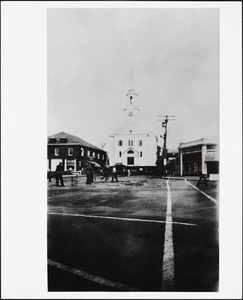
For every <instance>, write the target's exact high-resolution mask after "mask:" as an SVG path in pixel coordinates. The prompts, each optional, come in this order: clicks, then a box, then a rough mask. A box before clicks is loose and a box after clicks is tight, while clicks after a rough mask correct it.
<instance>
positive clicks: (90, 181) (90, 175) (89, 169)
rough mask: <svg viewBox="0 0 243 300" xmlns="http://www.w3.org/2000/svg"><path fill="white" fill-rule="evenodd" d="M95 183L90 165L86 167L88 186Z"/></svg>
mask: <svg viewBox="0 0 243 300" xmlns="http://www.w3.org/2000/svg"><path fill="white" fill-rule="evenodd" d="M92 182H93V168H92V167H91V165H90V164H88V165H87V167H86V184H91V183H92Z"/></svg>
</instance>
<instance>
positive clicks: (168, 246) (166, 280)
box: [162, 179, 175, 291]
mask: <svg viewBox="0 0 243 300" xmlns="http://www.w3.org/2000/svg"><path fill="white" fill-rule="evenodd" d="M166 185H167V212H166V225H165V241H164V255H163V266H162V291H175V271H174V268H175V266H174V245H173V229H172V223H173V222H172V202H171V192H170V186H169V179H168V180H167V182H166Z"/></svg>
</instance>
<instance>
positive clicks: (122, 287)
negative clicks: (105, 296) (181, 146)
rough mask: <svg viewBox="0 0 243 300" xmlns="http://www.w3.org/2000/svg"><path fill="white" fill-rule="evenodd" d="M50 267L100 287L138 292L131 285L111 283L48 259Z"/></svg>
mask: <svg viewBox="0 0 243 300" xmlns="http://www.w3.org/2000/svg"><path fill="white" fill-rule="evenodd" d="M48 265H50V266H52V267H55V268H57V269H60V270H63V271H66V272H68V273H71V274H74V275H78V276H80V277H82V278H84V279H87V280H90V281H93V282H96V283H98V284H100V285H104V286H108V287H112V288H115V289H118V290H121V291H138V289H137V288H134V287H131V286H129V285H126V284H122V283H118V282H115V281H111V280H108V279H104V278H101V277H99V276H94V275H91V274H89V273H87V272H84V271H81V270H78V269H76V268H73V267H68V266H66V265H63V264H61V263H58V262H56V261H53V260H51V259H48Z"/></svg>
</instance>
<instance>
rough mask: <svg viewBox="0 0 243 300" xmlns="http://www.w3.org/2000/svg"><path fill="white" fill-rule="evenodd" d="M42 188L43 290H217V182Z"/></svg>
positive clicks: (122, 180)
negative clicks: (45, 216)
mask: <svg viewBox="0 0 243 300" xmlns="http://www.w3.org/2000/svg"><path fill="white" fill-rule="evenodd" d="M118 179H119V182H114V183H112V182H104V181H102V180H101V179H100V177H99V176H98V177H97V180H96V182H95V183H93V184H92V185H86V184H85V177H79V182H78V185H77V186H71V184H70V182H69V181H68V180H67V181H66V182H65V187H56V186H55V183H54V181H53V182H49V183H48V289H49V291H193V292H196V291H205V292H210V291H217V290H218V276H219V275H218V274H219V245H218V197H217V191H218V187H217V183H216V182H208V186H207V187H206V186H204V185H203V184H202V185H200V186H199V187H198V188H199V189H196V187H195V186H196V183H197V181H195V180H193V179H190V178H189V179H188V180H185V179H184V178H181V179H173V178H171V179H167V178H164V179H161V178H156V177H149V176H131V177H119V178H118Z"/></svg>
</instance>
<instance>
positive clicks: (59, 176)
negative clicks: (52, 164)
mask: <svg viewBox="0 0 243 300" xmlns="http://www.w3.org/2000/svg"><path fill="white" fill-rule="evenodd" d="M63 172H64V169H63V164H62V163H59V165H58V166H57V167H56V186H58V185H59V180H60V183H61V186H64V183H63V178H62V175H63Z"/></svg>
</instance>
